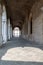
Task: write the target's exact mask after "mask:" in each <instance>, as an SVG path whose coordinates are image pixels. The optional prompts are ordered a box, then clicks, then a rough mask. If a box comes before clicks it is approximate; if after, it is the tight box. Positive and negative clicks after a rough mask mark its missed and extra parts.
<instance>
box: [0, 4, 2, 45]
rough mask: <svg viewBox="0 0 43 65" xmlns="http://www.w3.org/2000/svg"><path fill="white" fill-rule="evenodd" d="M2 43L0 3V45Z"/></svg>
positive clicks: (0, 10) (0, 9)
mask: <svg viewBox="0 0 43 65" xmlns="http://www.w3.org/2000/svg"><path fill="white" fill-rule="evenodd" d="M1 45H2V8H1V4H0V46H1Z"/></svg>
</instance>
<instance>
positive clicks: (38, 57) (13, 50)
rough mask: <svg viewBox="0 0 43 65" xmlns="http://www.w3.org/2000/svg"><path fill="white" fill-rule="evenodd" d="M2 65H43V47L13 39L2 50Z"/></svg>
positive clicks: (0, 64) (0, 55) (0, 63)
mask: <svg viewBox="0 0 43 65" xmlns="http://www.w3.org/2000/svg"><path fill="white" fill-rule="evenodd" d="M0 65H43V45H38V44H36V43H34V42H31V41H27V40H25V39H23V38H12V39H11V40H10V41H8V42H7V43H6V45H3V47H2V48H0Z"/></svg>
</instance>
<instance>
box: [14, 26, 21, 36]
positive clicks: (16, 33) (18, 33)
mask: <svg viewBox="0 0 43 65" xmlns="http://www.w3.org/2000/svg"><path fill="white" fill-rule="evenodd" d="M20 35H21V31H20V29H19V27H15V28H14V30H13V36H14V37H20Z"/></svg>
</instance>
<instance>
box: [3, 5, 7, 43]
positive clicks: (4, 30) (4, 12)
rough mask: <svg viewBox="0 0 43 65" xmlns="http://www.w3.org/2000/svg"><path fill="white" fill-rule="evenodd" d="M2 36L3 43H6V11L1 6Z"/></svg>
mask: <svg viewBox="0 0 43 65" xmlns="http://www.w3.org/2000/svg"><path fill="white" fill-rule="evenodd" d="M2 36H3V43H6V42H7V15H6V9H5V6H4V5H3V11H2Z"/></svg>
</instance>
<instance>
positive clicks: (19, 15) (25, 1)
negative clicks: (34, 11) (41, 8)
mask: <svg viewBox="0 0 43 65" xmlns="http://www.w3.org/2000/svg"><path fill="white" fill-rule="evenodd" d="M36 1H38V0H2V3H4V4H5V6H6V10H7V16H8V17H9V18H10V19H11V23H12V25H13V27H14V26H19V27H22V25H23V23H24V20H25V18H26V16H27V17H29V14H30V11H31V8H32V6H33V4H34V3H35V2H36Z"/></svg>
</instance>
